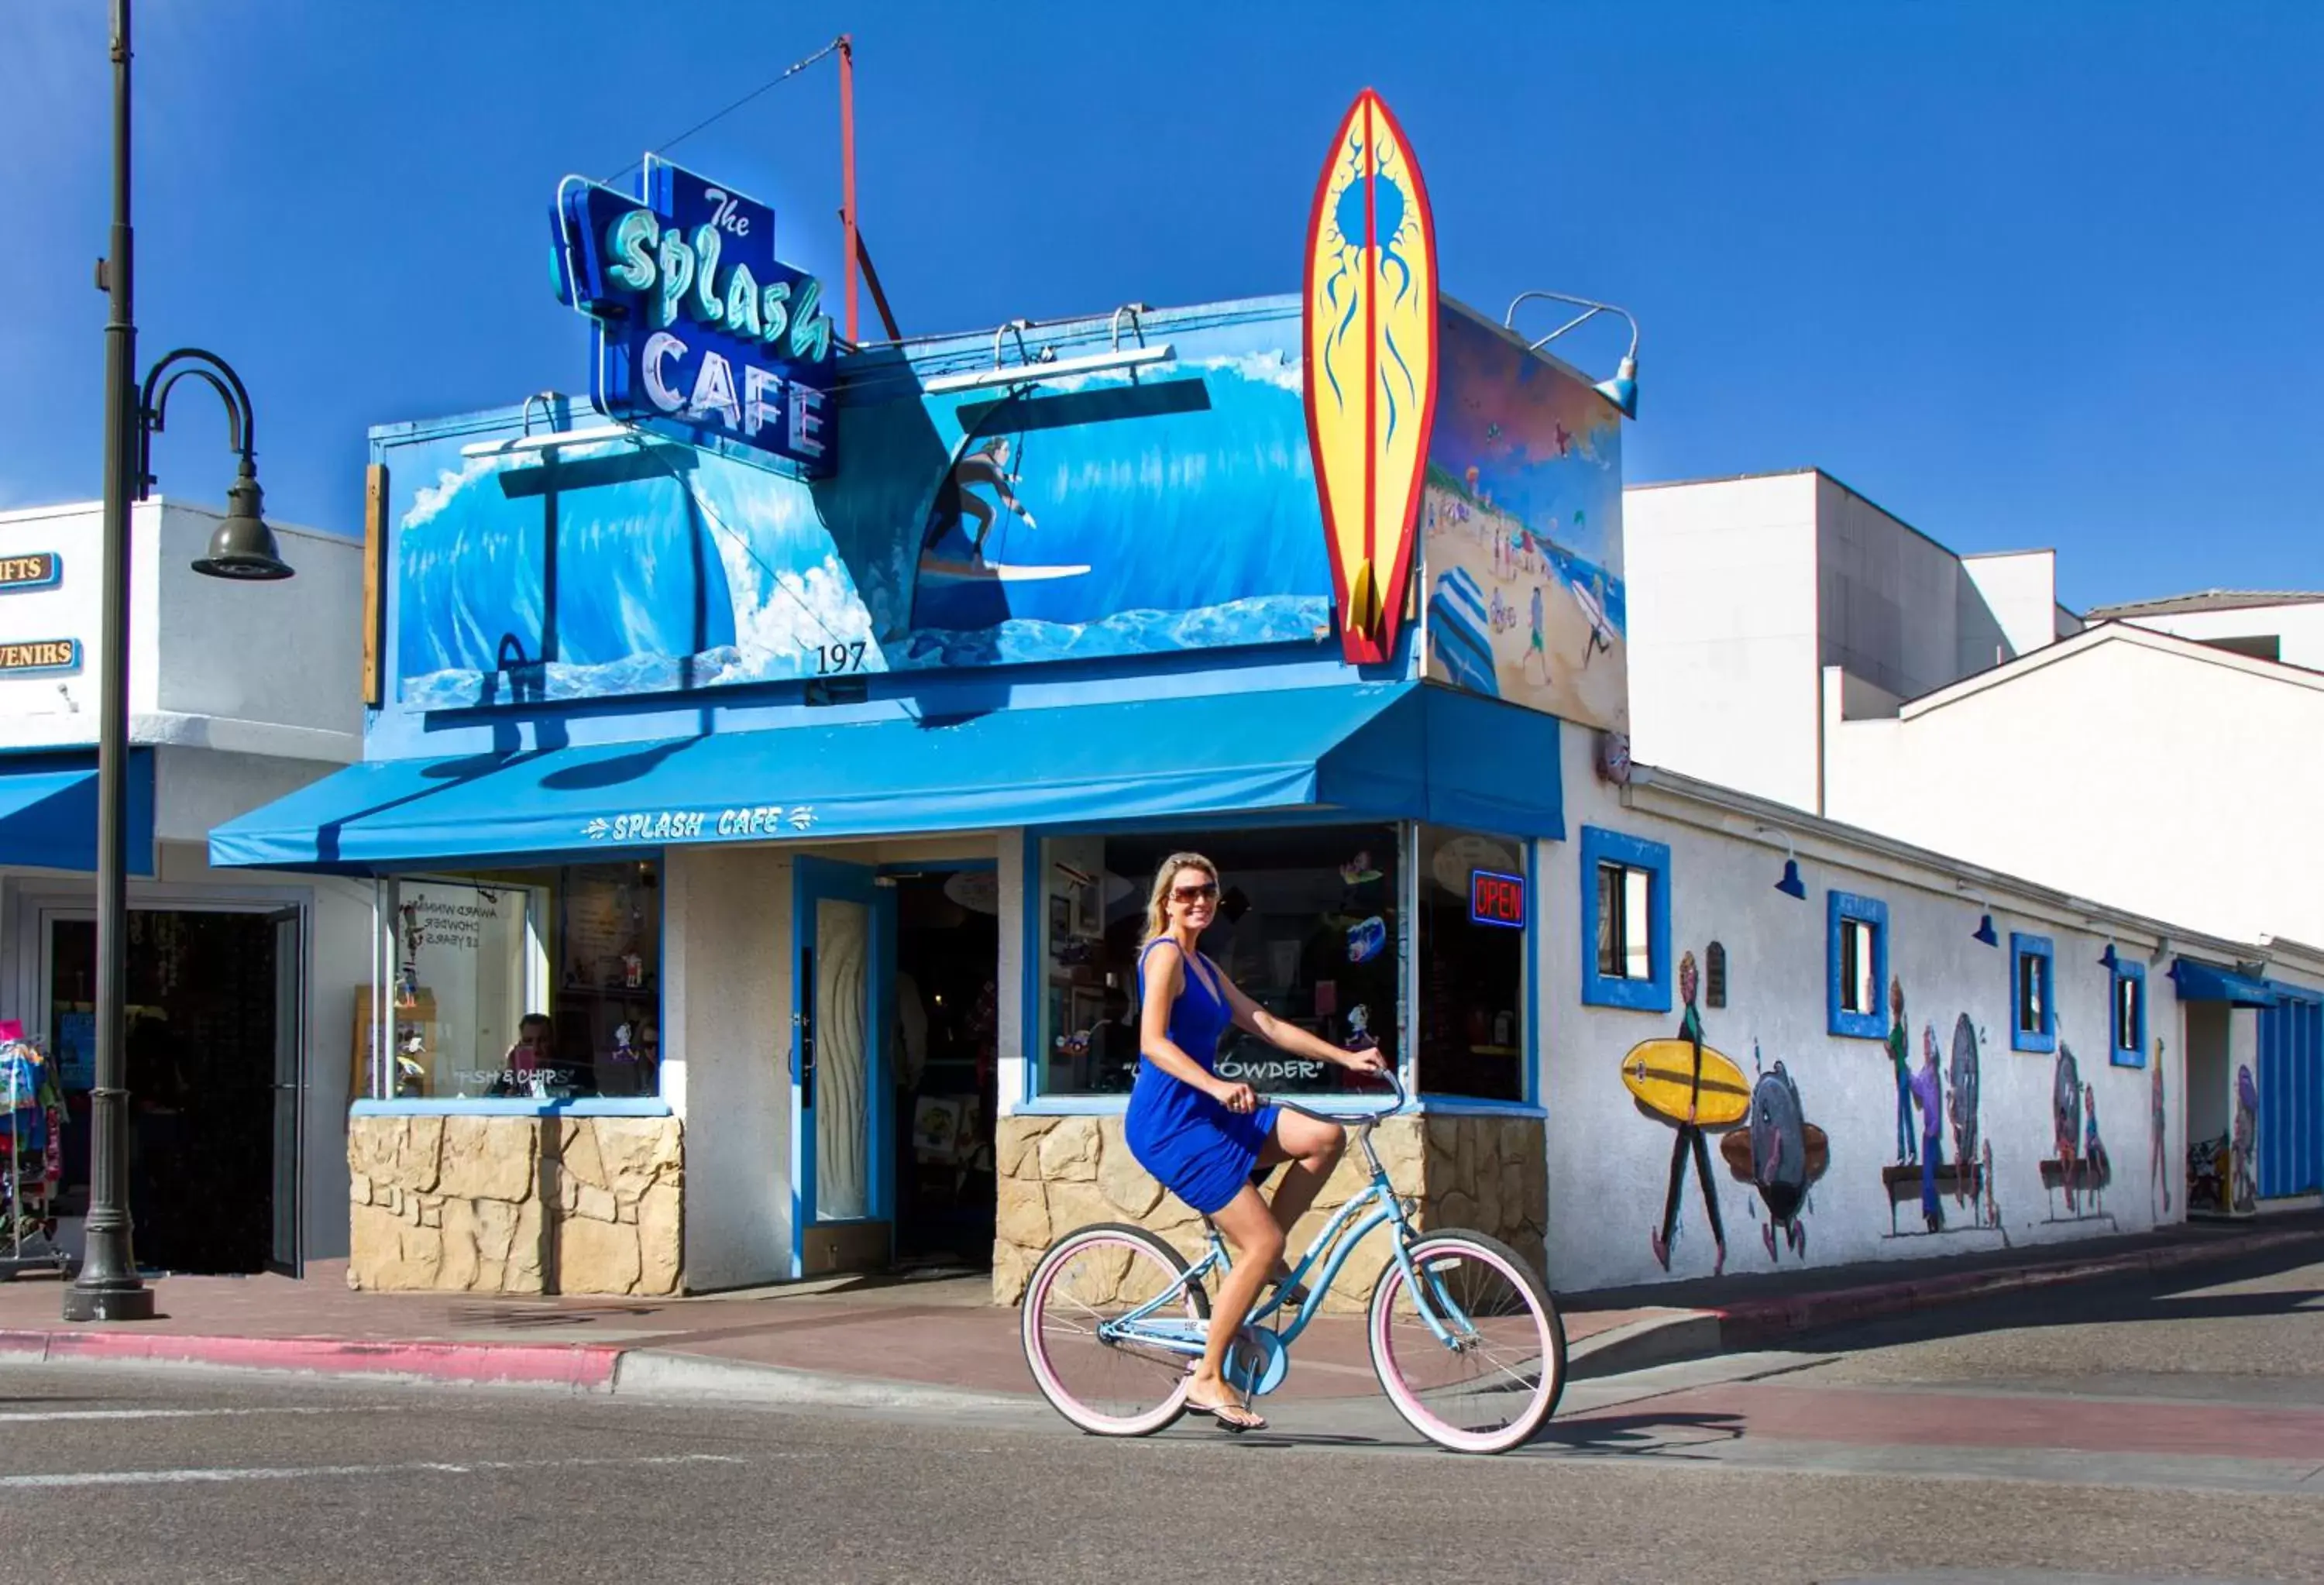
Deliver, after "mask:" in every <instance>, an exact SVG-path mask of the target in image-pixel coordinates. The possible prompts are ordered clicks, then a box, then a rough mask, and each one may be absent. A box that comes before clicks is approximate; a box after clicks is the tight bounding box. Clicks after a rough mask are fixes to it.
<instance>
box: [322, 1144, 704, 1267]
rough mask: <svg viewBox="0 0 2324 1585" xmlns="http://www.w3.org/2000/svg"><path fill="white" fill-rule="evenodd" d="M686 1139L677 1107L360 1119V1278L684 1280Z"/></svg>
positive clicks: (356, 1183)
mask: <svg viewBox="0 0 2324 1585" xmlns="http://www.w3.org/2000/svg"><path fill="white" fill-rule="evenodd" d="M685 1159H686V1156H685V1144H684V1138H683V1129H682V1125H681V1124H680V1123H679V1122H678V1119H676V1118H674V1117H671V1118H628V1117H568V1118H558V1117H541V1118H535V1117H355V1118H350V1119H348V1120H347V1170H348V1181H347V1193H348V1200H349V1202H350V1203H349V1208H348V1209H349V1239H348V1250H349V1258H348V1260H347V1286H349V1287H351V1288H358V1289H364V1290H367V1291H371V1292H381V1293H387V1292H410V1291H413V1290H421V1291H426V1290H435V1291H439V1292H450V1293H475V1294H635V1295H657V1296H659V1295H669V1294H676V1293H678V1292H679V1291H680V1289H681V1288H682V1286H683V1284H684V1270H683V1267H684V1252H685V1248H686V1243H685V1228H684V1211H685V1202H684V1194H685Z"/></svg>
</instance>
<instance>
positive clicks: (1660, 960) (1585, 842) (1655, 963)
mask: <svg viewBox="0 0 2324 1585" xmlns="http://www.w3.org/2000/svg"><path fill="white" fill-rule="evenodd" d="M1604 862H1613V863H1617V864H1622V865H1627V866H1628V868H1630V869H1633V870H1644V871H1646V873H1647V875H1648V876H1649V877H1650V878H1651V879H1650V880H1648V882H1647V885H1646V967H1647V970H1648V973H1647V977H1646V979H1644V980H1622V979H1616V978H1614V977H1612V976H1610V975H1606V974H1600V972H1598V866H1599V865H1600V863H1604ZM1670 867H1671V857H1670V844H1669V843H1660V842H1648V841H1646V839H1645V838H1644V837H1638V836H1628V835H1625V834H1623V833H1621V832H1618V831H1608V830H1606V829H1604V828H1603V827H1601V826H1597V825H1585V826H1583V827H1582V885H1581V892H1582V1003H1583V1004H1584V1005H1585V1006H1589V1007H1618V1008H1627V1009H1629V1010H1630V1011H1632V1012H1641V1013H1666V1012H1668V1011H1670V1009H1671V954H1670V939H1671V922H1670V917H1671V907H1670Z"/></svg>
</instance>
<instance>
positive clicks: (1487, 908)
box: [1469, 870, 1526, 930]
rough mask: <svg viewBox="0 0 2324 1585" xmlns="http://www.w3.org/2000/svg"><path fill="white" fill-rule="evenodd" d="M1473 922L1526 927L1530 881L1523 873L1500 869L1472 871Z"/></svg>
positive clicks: (1470, 916)
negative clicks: (1527, 882) (1527, 885)
mask: <svg viewBox="0 0 2324 1585" xmlns="http://www.w3.org/2000/svg"><path fill="white" fill-rule="evenodd" d="M1469 922H1470V923H1471V924H1472V925H1495V926H1500V927H1501V928H1503V929H1505V930H1522V929H1524V928H1525V925H1526V883H1525V877H1524V876H1522V875H1504V874H1502V873H1501V872H1500V871H1498V870H1471V871H1469Z"/></svg>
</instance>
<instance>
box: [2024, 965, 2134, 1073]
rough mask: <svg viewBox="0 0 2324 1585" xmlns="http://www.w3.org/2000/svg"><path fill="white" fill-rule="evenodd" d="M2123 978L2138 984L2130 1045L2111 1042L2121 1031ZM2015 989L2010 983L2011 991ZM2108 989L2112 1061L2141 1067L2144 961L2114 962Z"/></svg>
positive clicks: (2108, 1033) (2109, 1041) (2108, 1021)
mask: <svg viewBox="0 0 2324 1585" xmlns="http://www.w3.org/2000/svg"><path fill="white" fill-rule="evenodd" d="M2124 981H2130V982H2131V983H2133V984H2135V985H2136V986H2137V987H2138V1027H2137V1028H2136V1029H2135V1030H2134V1031H2133V1032H2132V1035H2131V1042H2130V1044H2129V1045H2127V1046H2114V1041H2115V1037H2116V1035H2118V1034H2119V1033H2120V1032H2121V1031H2120V1030H2118V1029H2117V1028H2116V1027H2115V1009H2116V1008H2118V1007H2120V1006H2121V1005H2122V987H2123V983H2124ZM2015 989H2016V988H2015V986H2013V987H2011V993H2012V994H2013V995H2014V994H2015ZM2107 991H2108V992H2109V993H2110V994H2109V996H2108V998H2107V1045H2109V1046H2114V1065H2115V1066H2116V1067H2118V1068H2143V1067H2144V1066H2145V1065H2146V965H2145V964H2144V963H2121V962H2117V963H2116V964H2115V966H2114V978H2113V981H2112V982H2111V983H2110V984H2108V986H2107ZM2011 1010H2012V1012H2015V1008H2014V1007H2013V1008H2012V1009H2011Z"/></svg>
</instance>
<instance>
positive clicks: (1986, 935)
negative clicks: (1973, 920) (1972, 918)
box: [1969, 914, 2001, 946]
mask: <svg viewBox="0 0 2324 1585" xmlns="http://www.w3.org/2000/svg"><path fill="white" fill-rule="evenodd" d="M1969 939H1970V940H1971V941H1982V942H1983V943H1985V945H1987V946H1999V945H2001V937H2000V936H1999V935H1996V934H1995V933H1994V929H1993V916H1992V915H1991V914H1985V915H1981V916H1979V917H1978V921H1977V928H1976V929H1974V930H1972V931H1970V932H1969Z"/></svg>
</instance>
